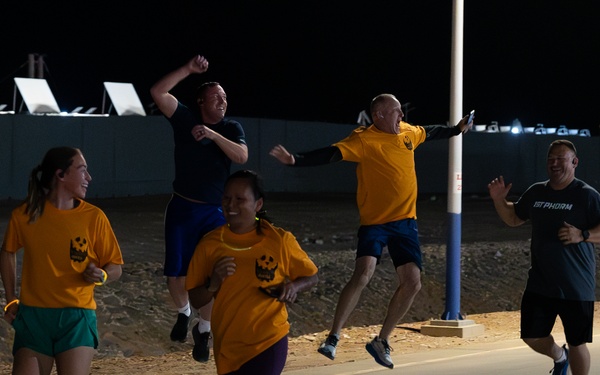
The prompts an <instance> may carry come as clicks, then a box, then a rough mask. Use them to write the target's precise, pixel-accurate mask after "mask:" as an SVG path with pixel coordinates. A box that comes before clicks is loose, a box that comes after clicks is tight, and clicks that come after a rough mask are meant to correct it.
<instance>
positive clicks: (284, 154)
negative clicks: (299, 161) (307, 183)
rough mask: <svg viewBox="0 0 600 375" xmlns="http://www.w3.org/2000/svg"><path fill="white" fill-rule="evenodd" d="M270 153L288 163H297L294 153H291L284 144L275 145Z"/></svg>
mask: <svg viewBox="0 0 600 375" xmlns="http://www.w3.org/2000/svg"><path fill="white" fill-rule="evenodd" d="M269 155H271V156H272V157H274V158H275V159H277V160H279V161H280V162H281V163H283V164H286V165H294V163H296V160H295V159H294V155H292V154H290V153H289V152H288V150H286V149H285V147H283V146H282V145H277V146H275V147H273V149H272V150H271V151H270V152H269Z"/></svg>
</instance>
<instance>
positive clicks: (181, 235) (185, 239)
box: [164, 194, 225, 277]
mask: <svg viewBox="0 0 600 375" xmlns="http://www.w3.org/2000/svg"><path fill="white" fill-rule="evenodd" d="M224 224H225V217H224V216H223V209H222V208H221V206H220V205H215V204H207V203H196V202H190V201H188V200H187V199H184V198H182V197H180V196H179V195H177V194H173V196H172V197H171V200H170V201H169V204H168V205H167V210H166V211H165V268H164V275H165V276H169V277H177V276H186V275H187V270H188V266H189V265H190V260H191V259H192V255H193V254H194V250H195V249H196V245H198V242H199V241H200V239H201V238H202V237H203V236H204V235H205V234H206V233H208V232H210V231H211V230H213V229H215V228H217V227H220V226H221V225H224Z"/></svg>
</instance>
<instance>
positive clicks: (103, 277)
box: [94, 268, 108, 286]
mask: <svg viewBox="0 0 600 375" xmlns="http://www.w3.org/2000/svg"><path fill="white" fill-rule="evenodd" d="M100 271H102V281H96V282H95V283H94V284H96V285H98V286H100V285H104V283H105V282H106V279H108V274H107V273H106V271H105V270H103V269H102V268H100Z"/></svg>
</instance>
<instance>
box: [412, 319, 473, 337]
mask: <svg viewBox="0 0 600 375" xmlns="http://www.w3.org/2000/svg"><path fill="white" fill-rule="evenodd" d="M484 332H485V327H484V325H483V324H476V323H475V322H474V321H473V320H469V319H466V320H430V321H429V324H425V325H422V326H421V333H422V334H424V335H427V336H434V337H448V336H456V337H462V338H466V337H474V336H479V335H481V334H483V333H484Z"/></svg>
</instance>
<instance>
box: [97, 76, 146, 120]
mask: <svg viewBox="0 0 600 375" xmlns="http://www.w3.org/2000/svg"><path fill="white" fill-rule="evenodd" d="M107 93H108V96H109V97H110V100H111V102H112V105H111V107H112V106H114V108H115V110H116V111H117V115H119V116H129V115H140V116H146V112H145V111H144V107H143V106H142V102H141V101H140V98H139V97H138V95H137V93H136V91H135V88H134V87H133V84H131V83H122V82H104V98H103V100H102V112H103V113H104V104H105V101H106V94H107ZM108 112H110V109H109V111H108Z"/></svg>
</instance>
